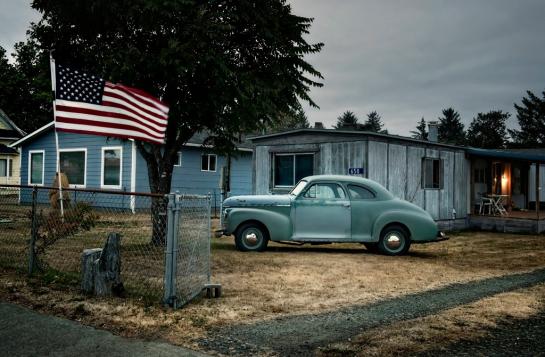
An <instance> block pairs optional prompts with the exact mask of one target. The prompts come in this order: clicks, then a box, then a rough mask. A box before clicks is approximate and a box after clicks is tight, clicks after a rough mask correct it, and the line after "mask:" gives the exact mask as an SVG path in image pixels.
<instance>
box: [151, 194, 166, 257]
mask: <svg viewBox="0 0 545 357" xmlns="http://www.w3.org/2000/svg"><path fill="white" fill-rule="evenodd" d="M167 203H168V202H167V198H166V197H153V198H152V201H151V224H152V226H153V228H152V235H151V242H152V244H153V245H156V246H164V245H165V244H166V242H167Z"/></svg>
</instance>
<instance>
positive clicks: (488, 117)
mask: <svg viewBox="0 0 545 357" xmlns="http://www.w3.org/2000/svg"><path fill="white" fill-rule="evenodd" d="M510 116H511V114H509V113H505V112H502V111H501V110H492V111H489V112H488V113H479V114H477V116H476V117H475V118H473V121H472V122H471V124H470V125H469V129H468V130H467V144H468V145H469V146H473V147H478V148H484V149H503V148H505V144H506V143H507V129H506V122H507V119H509V117H510Z"/></svg>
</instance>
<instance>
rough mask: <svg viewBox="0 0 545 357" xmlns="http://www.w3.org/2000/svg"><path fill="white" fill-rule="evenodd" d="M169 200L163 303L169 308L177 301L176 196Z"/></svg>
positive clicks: (172, 195) (171, 196)
mask: <svg viewBox="0 0 545 357" xmlns="http://www.w3.org/2000/svg"><path fill="white" fill-rule="evenodd" d="M165 197H166V198H167V199H168V203H167V242H166V247H165V277H164V279H165V282H164V295H163V303H164V304H166V305H169V306H172V305H173V304H174V301H173V300H175V299H176V286H175V285H173V284H172V277H173V275H175V273H176V272H175V271H173V269H172V261H173V258H174V235H175V234H176V233H175V228H176V227H174V215H175V211H174V208H175V205H176V195H174V194H169V195H166V196H165Z"/></svg>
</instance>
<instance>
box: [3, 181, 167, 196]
mask: <svg viewBox="0 0 545 357" xmlns="http://www.w3.org/2000/svg"><path fill="white" fill-rule="evenodd" d="M0 188H19V189H21V188H27V189H38V190H56V191H58V190H59V188H58V187H50V186H34V185H5V184H0ZM62 190H63V191H67V192H68V191H71V192H89V193H105V194H113V195H124V196H144V197H157V198H162V197H165V195H164V194H160V193H149V192H130V191H116V190H93V189H86V188H72V187H63V188H62Z"/></svg>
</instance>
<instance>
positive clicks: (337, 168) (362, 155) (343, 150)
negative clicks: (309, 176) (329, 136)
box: [314, 141, 367, 175]
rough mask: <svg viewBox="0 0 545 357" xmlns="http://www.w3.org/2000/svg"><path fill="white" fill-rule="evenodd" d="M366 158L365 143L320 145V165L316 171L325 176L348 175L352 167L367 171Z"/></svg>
mask: <svg viewBox="0 0 545 357" xmlns="http://www.w3.org/2000/svg"><path fill="white" fill-rule="evenodd" d="M366 158H367V155H366V142H365V141H352V142H344V143H324V144H320V163H319V166H318V167H315V169H314V171H315V173H316V174H324V175H329V174H331V175H339V174H341V175H347V174H348V169H349V168H351V167H363V168H364V170H366V169H367V165H366Z"/></svg>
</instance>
